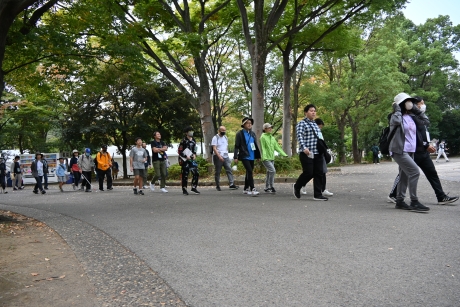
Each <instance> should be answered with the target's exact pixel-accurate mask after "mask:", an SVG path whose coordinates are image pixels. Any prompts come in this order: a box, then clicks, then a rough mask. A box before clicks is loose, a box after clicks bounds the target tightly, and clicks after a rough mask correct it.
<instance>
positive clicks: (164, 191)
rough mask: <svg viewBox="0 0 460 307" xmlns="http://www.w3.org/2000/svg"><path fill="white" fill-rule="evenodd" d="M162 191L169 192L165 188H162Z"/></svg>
mask: <svg viewBox="0 0 460 307" xmlns="http://www.w3.org/2000/svg"><path fill="white" fill-rule="evenodd" d="M160 191H161V192H163V193H168V190H166V189H165V188H161V189H160Z"/></svg>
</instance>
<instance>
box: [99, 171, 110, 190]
mask: <svg viewBox="0 0 460 307" xmlns="http://www.w3.org/2000/svg"><path fill="white" fill-rule="evenodd" d="M106 176H107V189H110V188H112V170H111V169H110V168H108V169H106V170H105V171H103V170H101V169H97V177H98V179H99V190H103V189H104V177H106Z"/></svg>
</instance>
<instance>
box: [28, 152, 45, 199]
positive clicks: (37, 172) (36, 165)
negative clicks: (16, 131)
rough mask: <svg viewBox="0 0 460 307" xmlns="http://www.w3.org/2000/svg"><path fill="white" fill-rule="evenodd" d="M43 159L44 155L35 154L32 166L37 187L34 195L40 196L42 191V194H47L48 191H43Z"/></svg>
mask: <svg viewBox="0 0 460 307" xmlns="http://www.w3.org/2000/svg"><path fill="white" fill-rule="evenodd" d="M42 157H43V155H42V154H41V153H39V152H37V153H36V154H35V159H34V160H33V161H32V164H31V165H30V170H31V171H32V176H33V177H34V178H35V182H36V183H35V187H34V189H33V191H32V192H34V194H38V193H39V192H38V191H40V192H41V193H42V194H46V191H45V190H44V189H43V185H42V182H43V175H44V170H43V162H42Z"/></svg>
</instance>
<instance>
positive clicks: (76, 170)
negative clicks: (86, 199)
mask: <svg viewBox="0 0 460 307" xmlns="http://www.w3.org/2000/svg"><path fill="white" fill-rule="evenodd" d="M78 156H79V152H78V150H76V149H74V150H73V151H72V158H70V164H69V166H70V170H71V171H72V175H73V183H72V188H73V189H74V190H76V189H77V188H78V185H79V184H80V179H81V169H80V167H79V166H78Z"/></svg>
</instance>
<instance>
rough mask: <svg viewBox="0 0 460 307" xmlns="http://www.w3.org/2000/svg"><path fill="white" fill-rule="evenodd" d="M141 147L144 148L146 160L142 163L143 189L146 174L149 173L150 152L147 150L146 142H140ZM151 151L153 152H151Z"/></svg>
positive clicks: (145, 182) (150, 165)
mask: <svg viewBox="0 0 460 307" xmlns="http://www.w3.org/2000/svg"><path fill="white" fill-rule="evenodd" d="M142 148H144V150H145V153H146V154H147V161H145V163H144V166H145V172H144V178H143V182H144V189H147V186H146V184H147V177H148V174H149V168H151V167H152V164H151V162H150V161H151V159H150V153H149V151H148V150H147V143H145V142H142ZM152 153H153V152H152Z"/></svg>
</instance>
